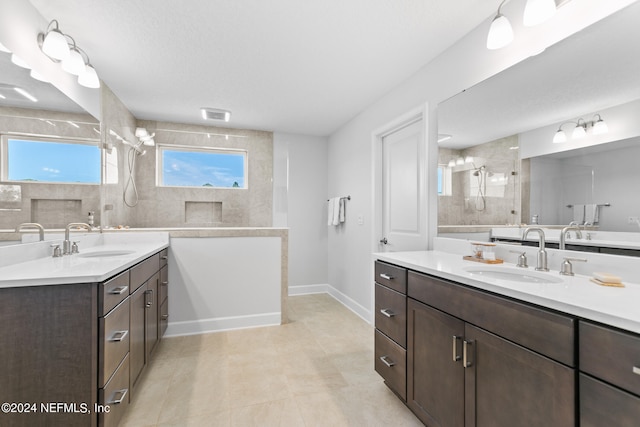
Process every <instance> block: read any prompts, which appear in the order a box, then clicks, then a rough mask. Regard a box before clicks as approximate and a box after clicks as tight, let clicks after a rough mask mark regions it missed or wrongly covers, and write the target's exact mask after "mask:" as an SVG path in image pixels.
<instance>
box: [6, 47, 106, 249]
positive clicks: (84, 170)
mask: <svg viewBox="0 0 640 427" xmlns="http://www.w3.org/2000/svg"><path fill="white" fill-rule="evenodd" d="M0 70H1V71H0V75H1V76H2V77H0V136H1V138H0V139H1V150H0V230H3V231H4V233H2V234H3V237H2V238H1V239H0V241H3V244H7V241H19V240H20V239H21V237H22V236H23V235H24V236H25V241H30V240H32V238H33V239H35V240H37V238H38V236H37V232H33V230H25V232H23V233H21V234H18V233H15V232H14V230H15V229H16V227H17V226H18V225H19V224H21V223H39V224H42V225H43V226H44V227H45V228H46V229H49V230H50V229H60V228H64V227H65V226H66V224H68V223H70V222H86V220H87V217H88V212H89V211H92V212H96V216H97V215H98V213H99V212H100V183H101V172H100V171H101V168H100V164H101V151H102V150H101V149H100V124H99V123H98V121H97V120H96V119H95V118H94V117H92V116H91V115H89V114H88V113H86V112H85V111H84V110H83V109H82V108H80V107H79V106H78V105H77V104H75V103H74V102H73V101H71V100H69V99H68V98H67V97H66V96H65V95H63V94H62V93H61V92H59V91H58V90H57V89H56V88H55V87H53V86H52V85H50V84H48V83H44V82H42V81H38V80H35V79H33V78H32V77H30V75H29V70H28V69H25V68H20V67H17V66H16V65H14V64H13V63H12V62H11V60H10V54H9V53H4V52H0ZM15 87H18V88H20V89H23V90H24V91H26V93H28V94H29V95H30V96H29V97H27V96H25V95H22V94H21V93H20V92H19V91H16V90H15V89H14V88H15ZM82 159H84V160H82ZM88 164H91V165H93V166H90V167H87V165H88ZM98 221H99V218H97V220H96V223H97V224H98V223H99V222H98Z"/></svg>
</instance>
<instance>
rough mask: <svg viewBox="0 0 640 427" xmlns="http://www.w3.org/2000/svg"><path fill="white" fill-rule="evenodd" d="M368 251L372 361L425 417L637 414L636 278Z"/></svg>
mask: <svg viewBox="0 0 640 427" xmlns="http://www.w3.org/2000/svg"><path fill="white" fill-rule="evenodd" d="M374 260H375V262H374V265H375V267H374V270H375V282H376V284H375V288H376V290H375V298H376V302H375V307H376V313H375V324H376V333H375V337H376V338H375V368H376V371H377V372H378V373H379V374H380V375H381V376H382V377H383V378H384V379H385V382H386V384H387V385H388V386H389V388H391V389H392V390H393V391H394V392H395V393H396V394H397V395H398V396H399V398H400V399H402V400H403V401H404V402H405V404H406V405H407V406H408V407H409V408H410V409H411V410H412V411H413V412H414V413H415V414H416V416H418V418H420V420H421V421H422V422H424V423H425V424H426V425H429V426H432V425H442V426H452V427H455V426H466V427H468V426H475V425H477V426H491V427H494V426H509V427H512V426H519V425H520V426H531V425H553V426H576V425H580V426H602V425H616V426H633V425H637V420H638V419H640V313H639V312H638V310H637V308H636V307H634V302H633V301H636V302H637V301H638V297H640V286H639V285H635V284H629V285H628V286H627V287H626V288H622V289H621V288H615V289H613V288H605V287H602V286H598V285H595V284H593V283H590V282H589V281H588V279H587V278H585V277H579V276H576V277H569V278H566V279H565V278H562V279H558V276H559V275H558V273H557V271H556V272H555V273H551V272H550V273H539V274H538V272H532V271H528V272H526V271H527V270H523V271H525V272H524V273H521V275H522V277H526V278H529V279H531V280H533V282H520V281H519V280H520V279H519V278H517V276H516V275H517V274H520V273H518V270H519V269H517V268H514V267H511V266H488V267H482V268H480V269H479V268H478V266H474V267H473V268H470V266H469V265H470V264H476V263H470V262H466V261H463V260H462V256H460V255H458V254H450V253H444V252H438V251H429V252H398V253H384V254H382V253H381V254H375V255H374ZM482 269H486V270H487V271H496V272H502V273H504V274H505V277H508V275H509V274H513V275H514V276H513V277H514V278H515V279H514V280H507V279H504V278H503V279H494V278H491V277H490V276H484V277H483V276H482V275H478V274H477V273H474V272H477V271H480V270H482ZM483 271H484V270H483ZM494 277H500V275H499V274H498V275H495V276H494ZM536 279H537V280H538V281H537V282H536V281H535V280H536ZM546 279H548V280H546ZM604 298H607V299H608V301H606V302H602V303H601V301H602V300H603V299H604ZM625 300H626V302H625Z"/></svg>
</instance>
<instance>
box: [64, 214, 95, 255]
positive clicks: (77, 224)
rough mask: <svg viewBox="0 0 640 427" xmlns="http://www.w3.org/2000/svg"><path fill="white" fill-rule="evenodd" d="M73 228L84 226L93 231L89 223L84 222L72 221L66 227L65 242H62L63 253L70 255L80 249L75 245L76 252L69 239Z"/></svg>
mask: <svg viewBox="0 0 640 427" xmlns="http://www.w3.org/2000/svg"><path fill="white" fill-rule="evenodd" d="M72 228H84V229H86V230H87V231H89V232H91V226H90V225H89V224H85V223H84V222H72V223H70V224H69V225H67V227H66V228H65V229H64V242H62V254H63V255H69V254H72V253H75V252H77V251H78V247H77V246H76V247H75V252H72V251H71V242H70V241H69V231H71V229H72Z"/></svg>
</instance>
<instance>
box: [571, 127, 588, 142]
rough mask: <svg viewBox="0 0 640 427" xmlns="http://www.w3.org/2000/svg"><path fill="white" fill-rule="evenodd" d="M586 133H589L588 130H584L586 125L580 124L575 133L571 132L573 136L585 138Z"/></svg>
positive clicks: (574, 130) (574, 137)
mask: <svg viewBox="0 0 640 427" xmlns="http://www.w3.org/2000/svg"><path fill="white" fill-rule="evenodd" d="M586 135H587V132H586V131H585V130H584V126H583V125H580V124H579V125H577V126H576V127H575V128H574V129H573V133H571V138H573V139H580V138H584V137H585V136H586Z"/></svg>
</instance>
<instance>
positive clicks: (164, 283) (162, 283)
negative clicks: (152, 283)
mask: <svg viewBox="0 0 640 427" xmlns="http://www.w3.org/2000/svg"><path fill="white" fill-rule="evenodd" d="M160 284H161V285H162V286H167V285H168V284H169V282H160Z"/></svg>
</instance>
